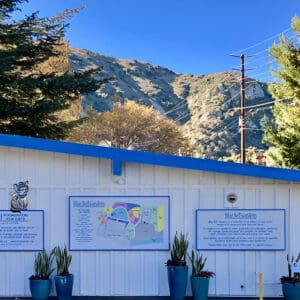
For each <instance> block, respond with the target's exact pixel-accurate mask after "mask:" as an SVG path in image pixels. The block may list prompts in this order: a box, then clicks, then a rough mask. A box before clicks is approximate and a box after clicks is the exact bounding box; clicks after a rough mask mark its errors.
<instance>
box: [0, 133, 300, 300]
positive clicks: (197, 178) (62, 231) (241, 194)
mask: <svg viewBox="0 0 300 300" xmlns="http://www.w3.org/2000/svg"><path fill="white" fill-rule="evenodd" d="M26 180H28V181H29V187H30V190H29V193H28V199H29V207H28V209H29V210H42V211H44V226H45V227H44V231H43V236H44V247H45V249H46V250H50V249H52V248H53V247H54V246H56V245H64V243H66V244H67V245H68V246H69V242H70V240H71V241H72V239H73V238H74V237H72V236H71V237H70V230H69V223H70V220H69V196H169V199H170V206H169V208H170V214H169V224H168V225H170V242H172V239H173V236H174V234H175V232H176V231H182V232H185V233H188V236H189V238H190V248H192V247H194V246H195V243H196V242H195V241H196V221H195V211H196V210H197V209H211V210H212V211H211V212H214V211H217V210H221V209H222V210H223V209H229V210H232V209H241V210H243V211H244V210H245V211H248V210H250V209H253V210H254V211H255V212H257V211H258V212H261V210H262V209H266V210H274V212H275V209H281V210H282V211H284V213H285V216H286V220H285V221H286V222H285V223H286V224H285V228H284V237H282V236H281V237H280V238H279V240H280V241H279V242H280V243H281V245H282V244H283V249H279V250H278V249H275V250H274V249H269V250H261V249H247V250H236V249H234V246H233V250H228V249H227V250H220V249H214V250H205V251H201V252H203V254H204V256H206V257H207V269H209V270H210V271H214V272H215V273H216V277H215V278H213V279H212V280H211V281H210V290H209V294H210V295H212V296H213V295H216V296H221V295H222V296H223V295H227V296H230V295H234V296H236V295H239V296H257V295H258V288H259V284H258V283H259V281H258V280H259V273H260V272H262V273H263V277H264V294H265V296H279V295H281V286H280V284H279V278H280V277H281V276H282V275H286V274H287V263H286V255H287V253H290V254H293V255H297V254H298V253H299V251H300V239H299V232H298V231H297V230H298V229H299V225H300V221H299V220H300V218H299V216H300V171H296V170H287V169H277V168H269V167H259V166H254V165H241V164H236V163H225V162H219V161H212V160H203V159H195V158H186V157H176V156H170V155H163V154H154V153H144V152H137V151H128V150H122V149H114V148H105V147H98V146H90V145H82V144H74V143H67V142H59V141H52V140H44V139H36V138H29V137H20V136H13V135H0V196H1V197H0V199H1V201H0V210H9V209H10V197H11V196H10V192H11V190H12V186H13V184H15V183H17V182H19V181H26ZM230 194H233V196H236V197H237V199H236V202H234V203H233V204H232V203H230V202H229V201H228V195H230ZM136 199H139V197H136ZM71 213H72V212H71ZM271 218H272V217H271ZM276 226H277V225H276V224H275V227H276ZM280 226H281V225H278V227H280ZM3 228H4V227H3V226H2V230H1V227H0V248H1V249H0V250H2V251H1V252H0V261H1V268H0V281H1V288H0V296H30V291H29V284H28V277H29V276H30V275H31V274H32V273H33V260H34V252H33V251H5V246H3V241H4V240H5V239H6V237H5V236H4V234H5V232H4V229H3ZM274 230H275V234H276V230H279V231H280V230H281V227H280V228H275V229H274ZM273 234H274V232H273ZM1 239H2V242H1ZM216 248H218V246H217V247H216ZM221 248H222V247H221ZM271 248H272V246H271ZM275 248H276V247H275ZM15 250H18V249H17V248H16V249H15ZM72 255H73V261H72V264H71V268H70V269H71V272H72V273H74V276H75V279H74V280H75V281H74V288H73V294H74V295H91V296H95V295H98V296H102V295H103V296H105V295H111V296H114V295H124V296H130V295H140V296H147V295H158V296H165V295H168V294H169V291H168V283H167V275H166V267H165V262H166V261H167V260H168V258H169V257H170V254H169V251H168V250H163V251H162V250H150V251H149V249H148V250H147V251H138V250H136V251H124V250H119V251H113V250H103V251H101V250H89V251H72ZM53 293H54V291H53ZM187 293H188V294H189V295H190V294H191V289H190V286H188V292H187Z"/></svg>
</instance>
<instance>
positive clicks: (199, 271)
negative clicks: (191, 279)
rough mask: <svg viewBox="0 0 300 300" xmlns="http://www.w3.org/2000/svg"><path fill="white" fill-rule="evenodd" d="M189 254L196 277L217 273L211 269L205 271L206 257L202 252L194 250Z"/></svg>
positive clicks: (210, 275)
mask: <svg viewBox="0 0 300 300" xmlns="http://www.w3.org/2000/svg"><path fill="white" fill-rule="evenodd" d="M187 256H188V258H189V260H190V262H191V265H192V276H195V277H214V276H215V273H214V272H211V271H203V270H204V267H205V263H206V257H203V255H202V254H200V253H199V252H196V251H194V250H192V252H191V254H188V253H187Z"/></svg>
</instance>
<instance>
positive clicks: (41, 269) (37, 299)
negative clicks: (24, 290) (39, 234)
mask: <svg viewBox="0 0 300 300" xmlns="http://www.w3.org/2000/svg"><path fill="white" fill-rule="evenodd" d="M52 262H53V255H52V253H50V254H49V255H48V254H47V252H46V251H45V250H43V251H41V252H38V253H37V254H36V255H35V260H34V275H32V276H30V277H29V287H30V292H31V295H32V299H34V300H45V299H48V297H49V294H50V291H51V286H52V280H51V279H50V275H51V274H52V272H53V271H54V268H52Z"/></svg>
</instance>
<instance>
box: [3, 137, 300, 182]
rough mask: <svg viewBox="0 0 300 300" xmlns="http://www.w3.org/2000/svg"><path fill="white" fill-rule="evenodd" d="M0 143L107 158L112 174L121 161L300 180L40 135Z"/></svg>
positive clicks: (293, 173)
mask: <svg viewBox="0 0 300 300" xmlns="http://www.w3.org/2000/svg"><path fill="white" fill-rule="evenodd" d="M0 146H5V147H14V148H24V149H31V150H37V151H48V152H55V153H64V154H72V155H81V156H89V157H97V158H104V159H110V160H111V161H112V163H113V167H112V172H113V175H117V176H119V175H121V174H122V162H132V163H141V164H148V165H157V166H164V167H171V168H183V169H189V170H199V171H207V172H216V173H223V174H231V175H242V176H251V177H258V178H268V179H275V180H283V181H293V182H300V171H299V170H293V169H283V168H273V167H264V166H257V165H250V164H240V163H232V162H222V161H216V160H210V159H201V158H191V157H184V156H175V155H167V154H160V153H150V152H142V151H134V150H126V149H118V148H109V147H102V146H95V145H86V144H78V143H72V142H64V141H56V140H49V139H41V138H32V137H24V136H17V135H7V134H0Z"/></svg>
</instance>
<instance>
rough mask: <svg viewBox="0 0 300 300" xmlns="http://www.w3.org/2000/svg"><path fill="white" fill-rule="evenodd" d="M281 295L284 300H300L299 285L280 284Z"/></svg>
mask: <svg viewBox="0 0 300 300" xmlns="http://www.w3.org/2000/svg"><path fill="white" fill-rule="evenodd" d="M282 293H283V296H284V297H285V299H286V300H299V299H300V283H289V282H283V283H282Z"/></svg>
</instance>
